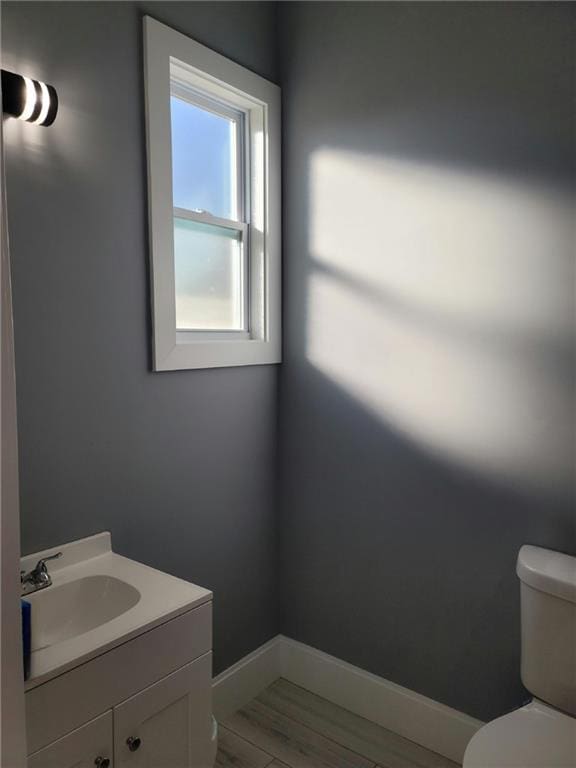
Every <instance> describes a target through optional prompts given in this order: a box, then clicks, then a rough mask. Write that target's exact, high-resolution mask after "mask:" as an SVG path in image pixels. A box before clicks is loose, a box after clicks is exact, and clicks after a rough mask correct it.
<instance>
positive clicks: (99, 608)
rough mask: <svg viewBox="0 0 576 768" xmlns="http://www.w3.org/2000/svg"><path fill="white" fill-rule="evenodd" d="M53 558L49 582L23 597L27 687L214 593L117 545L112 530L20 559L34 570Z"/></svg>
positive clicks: (33, 685) (49, 565)
mask: <svg viewBox="0 0 576 768" xmlns="http://www.w3.org/2000/svg"><path fill="white" fill-rule="evenodd" d="M57 551H58V552H62V557H60V558H59V559H58V560H53V561H50V562H49V563H48V571H49V573H50V576H51V577H52V585H51V586H50V587H46V588H45V589H41V590H39V591H38V592H34V593H32V594H29V595H26V597H25V598H24V599H25V600H27V601H29V602H30V605H31V609H32V610H31V615H32V637H31V640H32V643H31V645H32V649H31V650H32V653H31V658H30V677H29V679H28V681H27V682H26V690H30V689H31V688H35V687H36V686H38V685H42V683H45V682H47V681H48V680H50V679H52V678H53V677H56V676H57V675H60V674H62V673H63V672H65V671H67V670H69V669H72V668H73V667H76V666H78V665H79V664H82V663H84V662H85V661H88V660H89V659H91V658H94V657H95V656H99V655H100V654H103V653H105V652H106V651H108V650H110V649H111V648H114V647H115V646H117V645H120V644H121V643H125V642H126V641H127V640H130V639H132V638H134V637H136V636H137V635H140V634H142V633H143V632H147V631H148V630H149V629H152V628H153V627H155V626H158V625H159V624H163V623H164V622H165V621H168V620H169V619H172V618H174V617H176V616H178V615H180V614H181V613H184V612H185V611H189V610H191V609H192V608H196V607H197V606H199V605H201V604H202V603H205V602H207V601H209V600H210V599H211V598H212V593H211V592H210V591H209V590H207V589H203V588H202V587H198V586H196V585H195V584H190V583H189V582H187V581H183V580H182V579H177V578H175V577H174V576H169V575H168V574H167V573H162V572H161V571H157V570H155V569H154V568H150V567H148V566H146V565H143V564H142V563H137V562H135V561H134V560H129V559H128V558H126V557H122V556H121V555H117V554H116V553H115V552H113V551H112V547H111V540H110V534H109V533H100V534H97V535H96V536H91V537H89V538H87V539H81V540H80V541H75V542H71V543H70V544H64V545H62V546H59V547H54V548H52V549H49V550H45V551H43V552H36V553H34V554H33V555H26V557H23V558H22V559H21V561H20V568H21V570H23V571H26V572H28V571H30V570H31V569H32V568H34V566H35V565H36V563H37V562H38V560H39V559H40V558H42V557H47V556H49V555H52V554H54V552H57Z"/></svg>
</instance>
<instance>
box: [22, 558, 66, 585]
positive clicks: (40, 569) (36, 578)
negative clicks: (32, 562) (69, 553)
mask: <svg viewBox="0 0 576 768" xmlns="http://www.w3.org/2000/svg"><path fill="white" fill-rule="evenodd" d="M59 557H62V552H56V554H54V555H50V556H49V557H43V558H42V559H41V560H38V562H37V563H36V567H35V568H33V569H32V570H31V571H29V573H25V572H24V571H20V585H21V592H20V594H22V595H29V594H31V593H32V592H38V590H39V589H46V587H49V586H50V585H51V584H52V579H51V578H50V574H49V573H48V568H47V567H46V563H47V562H48V560H57V559H58V558H59Z"/></svg>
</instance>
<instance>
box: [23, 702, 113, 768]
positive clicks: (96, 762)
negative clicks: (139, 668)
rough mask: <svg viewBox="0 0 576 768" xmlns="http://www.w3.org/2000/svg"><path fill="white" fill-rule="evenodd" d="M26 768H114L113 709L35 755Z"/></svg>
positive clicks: (29, 758) (30, 757)
mask: <svg viewBox="0 0 576 768" xmlns="http://www.w3.org/2000/svg"><path fill="white" fill-rule="evenodd" d="M28 768H113V740H112V710H110V711H109V712H105V713H104V714H103V715H100V717H97V718H96V719H95V720H91V721H90V722H89V723H86V725H83V726H82V727H81V728H77V729H76V730H75V731H72V732H71V733H69V734H67V735H66V736H63V737H62V738H61V739H58V741H54V742H52V744H49V745H48V746H47V747H44V748H43V749H40V750H38V752H34V754H32V755H30V756H29V757H28Z"/></svg>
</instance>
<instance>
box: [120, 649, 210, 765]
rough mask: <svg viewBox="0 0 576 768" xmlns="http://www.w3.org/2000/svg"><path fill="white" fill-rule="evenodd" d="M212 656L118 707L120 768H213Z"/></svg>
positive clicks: (207, 655) (174, 673)
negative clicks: (211, 748)
mask: <svg viewBox="0 0 576 768" xmlns="http://www.w3.org/2000/svg"><path fill="white" fill-rule="evenodd" d="M211 725H212V654H211V653H207V654H206V655H205V656H201V657H200V658H199V659H196V661H193V662H192V663H191V664H187V665H186V666H185V667H181V668H180V669H178V670H177V671H176V672H173V673H172V674H171V675H168V677H165V678H164V679H162V680H160V681H159V682H158V683H155V684H154V685H151V686H150V687H149V688H145V689H144V690H143V691H141V692H140V693H137V694H136V695H135V696H132V698H130V699H127V700H126V701H125V702H123V703H122V704H120V705H119V706H117V707H114V755H115V758H116V768H209V754H210V735H211Z"/></svg>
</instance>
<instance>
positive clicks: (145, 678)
mask: <svg viewBox="0 0 576 768" xmlns="http://www.w3.org/2000/svg"><path fill="white" fill-rule="evenodd" d="M211 649H212V603H205V604H204V605H201V606H200V607H199V608H195V609H194V610H192V611H188V612H187V613H184V614H182V615H181V616H178V617H176V618H175V619H171V620H170V621H168V622H166V623H165V624H161V625H160V626H159V627H155V628H154V629H151V630H150V631H148V632H145V633H144V634H142V635H140V636H139V637H136V638H134V639H133V640H130V641H128V642H127V643H124V644H123V645H120V646H118V647H116V648H113V649H112V650H110V651H108V652H107V653H104V654H102V656H98V657H96V658H95V659H91V660H90V661H88V662H86V663H85V664H82V665H80V666H78V667H76V668H75V669H72V670H70V671H69V672H66V673H65V674H63V675H61V676H60V677H57V678H54V679H53V680H50V681H48V682H47V683H44V684H43V685H39V686H38V687H37V688H33V689H31V690H30V691H27V693H26V722H27V735H28V753H29V754H30V753H31V752H36V751H37V750H39V749H41V748H42V747H44V746H46V745H47V744H50V742H52V741H54V740H55V739H58V738H60V737H61V736H64V735H65V734H66V733H69V732H70V731H72V730H73V729H74V728H78V727H79V726H81V725H83V724H84V723H86V722H87V721H88V720H91V719H92V718H94V717H96V716H97V715H100V714H101V713H102V712H104V711H105V710H107V709H110V707H112V706H114V705H115V704H118V703H119V702H121V701H124V699H127V698H128V697H129V696H133V695H134V694H135V693H137V692H138V691H141V690H142V689H143V688H146V687H147V686H149V685H152V684H153V683H155V682H156V681H158V680H160V679H161V678H163V677H166V676H167V675H169V674H170V673H171V672H174V671H175V670H176V669H179V668H180V667H182V666H184V665H185V664H187V663H188V662H190V661H193V660H194V659H196V658H198V657H199V656H201V655H203V654H205V653H207V652H208V651H210V650H211Z"/></svg>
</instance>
